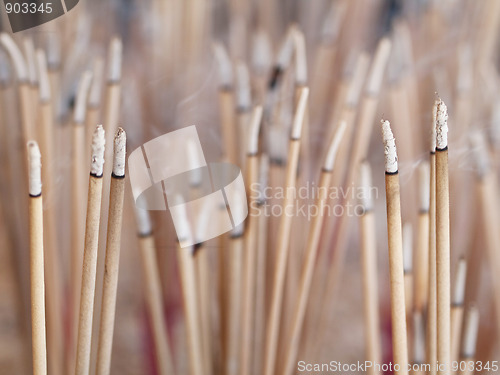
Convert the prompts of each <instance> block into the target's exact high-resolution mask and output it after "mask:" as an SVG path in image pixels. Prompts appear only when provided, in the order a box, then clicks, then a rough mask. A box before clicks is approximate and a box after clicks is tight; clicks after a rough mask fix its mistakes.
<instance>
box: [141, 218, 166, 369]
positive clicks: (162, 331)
mask: <svg viewBox="0 0 500 375" xmlns="http://www.w3.org/2000/svg"><path fill="white" fill-rule="evenodd" d="M136 212H137V222H138V227H139V232H138V233H139V248H140V252H141V260H142V267H143V278H144V287H145V299H146V308H147V310H148V314H149V317H150V319H151V331H152V334H153V340H154V343H155V360H156V364H157V366H158V373H159V374H160V375H170V374H174V366H173V363H172V352H171V350H170V345H169V343H168V336H167V326H166V322H165V317H164V312H163V295H162V291H161V281H160V275H159V272H158V260H157V257H156V245H155V240H154V236H153V231H152V227H151V222H150V219H149V213H148V211H146V210H141V209H137V210H136Z"/></svg>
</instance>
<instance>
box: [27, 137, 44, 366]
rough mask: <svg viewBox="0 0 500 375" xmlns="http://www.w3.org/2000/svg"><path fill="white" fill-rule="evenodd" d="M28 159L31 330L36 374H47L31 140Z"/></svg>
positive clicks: (36, 153)
mask: <svg viewBox="0 0 500 375" xmlns="http://www.w3.org/2000/svg"><path fill="white" fill-rule="evenodd" d="M28 158H29V195H30V200H29V202H30V203H29V217H30V218H29V224H30V225H29V230H30V232H29V233H30V281H31V332H32V339H31V342H32V352H33V374H35V375H44V374H47V346H46V339H45V286H44V266H43V263H44V262H43V205H42V178H41V161H40V158H41V156H40V150H39V148H38V145H37V143H36V142H28Z"/></svg>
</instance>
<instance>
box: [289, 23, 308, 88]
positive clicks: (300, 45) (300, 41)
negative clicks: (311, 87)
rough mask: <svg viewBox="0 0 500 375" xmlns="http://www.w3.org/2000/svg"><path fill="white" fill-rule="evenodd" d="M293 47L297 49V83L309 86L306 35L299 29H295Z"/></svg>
mask: <svg viewBox="0 0 500 375" xmlns="http://www.w3.org/2000/svg"><path fill="white" fill-rule="evenodd" d="M292 35H293V45H294V47H295V82H296V84H297V85H299V86H304V85H306V84H307V56H306V41H305V37H304V33H303V32H302V30H300V29H299V28H298V27H294V28H293V34H292Z"/></svg>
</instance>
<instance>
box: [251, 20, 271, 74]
mask: <svg viewBox="0 0 500 375" xmlns="http://www.w3.org/2000/svg"><path fill="white" fill-rule="evenodd" d="M272 55H273V53H272V47H271V42H270V40H269V36H268V35H267V34H266V32H265V31H264V30H262V29H258V30H257V31H256V32H255V33H254V37H253V40H252V68H253V69H254V70H255V71H256V72H257V74H263V73H264V72H267V71H268V70H269V69H270V67H271V64H272Z"/></svg>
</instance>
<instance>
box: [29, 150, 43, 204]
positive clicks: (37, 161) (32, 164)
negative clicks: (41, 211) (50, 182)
mask: <svg viewBox="0 0 500 375" xmlns="http://www.w3.org/2000/svg"><path fill="white" fill-rule="evenodd" d="M41 158H42V155H41V154H40V149H39V148H38V143H36V142H35V141H29V142H28V163H29V194H30V195H31V196H33V197H36V196H39V195H40V194H42V160H41Z"/></svg>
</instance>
